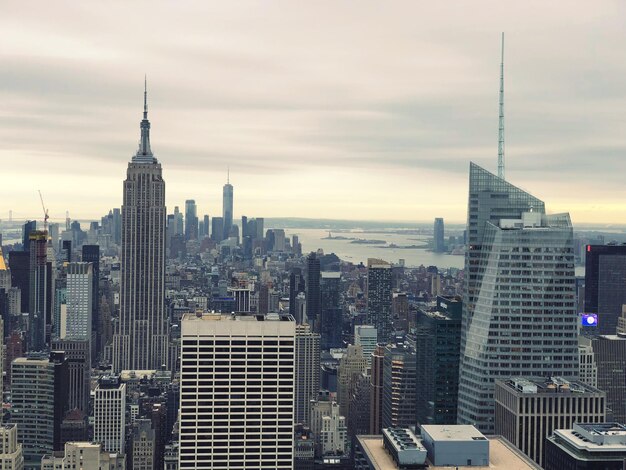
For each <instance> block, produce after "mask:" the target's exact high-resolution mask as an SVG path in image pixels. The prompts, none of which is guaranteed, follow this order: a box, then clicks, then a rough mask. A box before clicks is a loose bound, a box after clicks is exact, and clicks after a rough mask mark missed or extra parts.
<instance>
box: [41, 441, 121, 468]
mask: <svg viewBox="0 0 626 470" xmlns="http://www.w3.org/2000/svg"><path fill="white" fill-rule="evenodd" d="M37 468H41V470H78V469H80V470H126V458H125V457H124V455H120V454H115V453H110V452H106V451H103V450H102V446H101V445H100V444H97V443H93V442H68V443H66V444H65V450H64V451H60V452H54V453H53V454H50V455H46V456H44V457H43V458H42V460H41V467H37Z"/></svg>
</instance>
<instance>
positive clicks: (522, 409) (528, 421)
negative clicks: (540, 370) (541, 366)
mask: <svg viewBox="0 0 626 470" xmlns="http://www.w3.org/2000/svg"><path fill="white" fill-rule="evenodd" d="M495 400H496V409H495V433H496V434H497V435H501V436H503V437H505V438H506V439H507V440H508V441H509V442H511V443H512V444H513V445H515V446H517V447H518V448H519V449H520V450H521V451H522V452H524V453H525V454H526V455H527V456H528V457H530V458H531V459H533V460H534V461H535V462H537V463H538V464H539V465H540V466H542V467H543V465H544V449H545V440H546V438H547V437H549V436H551V435H552V431H554V430H555V429H557V428H561V427H562V428H570V427H571V426H572V425H573V424H574V423H575V422H584V423H603V422H604V421H605V418H606V393H604V392H601V391H600V390H598V389H597V388H593V387H590V386H589V385H585V384H583V383H581V382H571V381H567V380H563V379H560V378H558V377H553V378H550V379H545V378H514V379H509V380H503V381H500V380H498V381H496V388H495Z"/></svg>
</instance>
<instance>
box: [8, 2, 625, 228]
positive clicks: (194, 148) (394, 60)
mask: <svg viewBox="0 0 626 470" xmlns="http://www.w3.org/2000/svg"><path fill="white" fill-rule="evenodd" d="M500 31H505V34H506V37H505V40H506V52H505V74H506V85H505V88H506V110H505V112H506V129H507V130H506V161H507V179H509V180H510V181H511V182H513V183H514V184H517V185H518V186H520V187H522V188H524V189H526V190H528V191H530V192H532V193H533V194H534V195H536V196H538V197H540V198H542V199H544V200H545V201H546V205H547V208H548V210H549V211H550V212H560V211H569V212H571V214H572V217H573V220H574V222H575V223H576V222H579V223H582V222H607V223H626V184H625V179H626V86H625V83H626V82H625V81H626V54H625V53H626V2H623V1H597V0H596V1H593V2H592V1H550V2H546V1H545V0H542V1H524V2H514V1H502V0H496V1H471V2H470V1H467V0H464V1H429V2H427V1H416V0H411V1H406V2H403V1H393V2H380V1H373V0H372V1H370V0H359V1H356V0H355V1H308V2H306V1H294V0H288V1H269V0H268V1H256V2H238V1H233V2H227V1H209V2H207V1H197V2H194V1H185V2H145V3H144V2H122V1H112V2H76V1H55V2H24V1H5V2H3V3H2V6H1V7H0V164H1V165H0V178H1V180H2V181H1V184H0V219H6V218H7V217H8V212H9V210H10V209H12V210H13V215H14V217H16V218H18V217H19V218H21V217H35V216H40V212H41V209H40V205H39V199H38V195H37V190H38V189H41V190H42V192H43V193H44V196H45V199H46V203H47V205H48V206H49V209H50V213H51V216H52V217H53V218H60V217H64V215H65V211H66V210H69V211H70V215H72V216H73V217H75V218H91V217H99V216H100V215H102V214H104V213H105V212H107V211H108V209H109V208H111V207H117V206H119V205H120V204H121V198H122V180H123V179H124V177H125V170H126V163H127V162H128V160H129V159H130V157H131V156H132V154H133V153H134V152H135V151H136V148H137V141H138V138H139V121H140V119H141V111H142V109H141V108H142V99H143V96H142V92H143V78H144V73H146V74H147V75H148V88H149V108H150V114H149V118H150V121H151V123H152V139H151V141H152V149H153V150H154V152H155V154H156V156H157V158H158V159H159V160H160V161H161V163H162V164H163V168H164V177H165V180H166V184H167V204H168V207H169V208H170V209H172V208H173V206H174V205H179V206H183V205H184V200H185V199H189V198H194V199H195V200H196V201H197V203H198V206H199V213H200V214H204V213H208V214H210V215H211V216H212V215H214V214H216V213H218V212H221V190H222V185H223V184H224V182H225V179H226V168H227V166H230V168H231V183H233V185H234V186H235V216H236V217H239V216H240V215H241V214H246V215H248V216H265V217H278V216H291V217H294V216H300V217H315V218H322V217H324V218H341V219H367V220H406V221H426V220H430V219H432V218H433V217H435V216H443V217H445V218H446V220H448V221H451V222H452V221H463V220H464V219H465V212H466V205H467V202H466V201H467V172H468V166H469V161H470V160H473V161H475V162H477V163H478V164H481V165H483V166H485V167H486V168H487V169H490V170H492V171H495V169H496V161H497V132H498V79H499V60H500V59H499V54H500V52H499V48H500V43H499V41H500V37H499V35H500Z"/></svg>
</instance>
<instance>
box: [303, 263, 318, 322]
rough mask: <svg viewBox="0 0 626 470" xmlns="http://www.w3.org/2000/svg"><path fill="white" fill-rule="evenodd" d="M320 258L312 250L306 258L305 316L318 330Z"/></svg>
mask: <svg viewBox="0 0 626 470" xmlns="http://www.w3.org/2000/svg"><path fill="white" fill-rule="evenodd" d="M320 271H321V266H320V260H319V258H318V257H317V255H316V254H315V253H314V252H311V254H309V256H307V258H306V316H307V317H308V318H309V323H310V324H311V325H314V329H315V331H316V332H319V331H320V330H319V317H320V302H321V296H320V295H321V294H320Z"/></svg>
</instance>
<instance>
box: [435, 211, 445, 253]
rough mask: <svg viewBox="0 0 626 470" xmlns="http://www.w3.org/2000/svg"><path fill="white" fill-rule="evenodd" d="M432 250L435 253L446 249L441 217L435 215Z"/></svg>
mask: <svg viewBox="0 0 626 470" xmlns="http://www.w3.org/2000/svg"><path fill="white" fill-rule="evenodd" d="M433 251H434V252H435V253H443V252H444V251H446V242H445V238H444V234H443V219H442V218H441V217H437V218H436V219H435V227H434V230H433Z"/></svg>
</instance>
